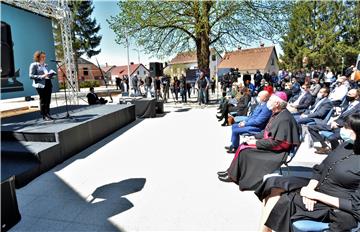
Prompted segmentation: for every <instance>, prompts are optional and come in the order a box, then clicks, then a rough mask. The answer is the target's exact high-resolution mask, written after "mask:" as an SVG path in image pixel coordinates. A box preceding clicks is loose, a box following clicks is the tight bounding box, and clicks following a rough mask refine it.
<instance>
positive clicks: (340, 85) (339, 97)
mask: <svg viewBox="0 0 360 232" xmlns="http://www.w3.org/2000/svg"><path fill="white" fill-rule="evenodd" d="M346 79H347V78H346V77H345V76H341V77H339V78H338V79H337V81H336V87H335V88H334V89H333V90H332V91H331V93H330V95H329V99H330V101H331V102H332V104H333V105H334V106H339V105H340V104H341V102H342V101H343V99H344V97H345V96H346V94H347V92H348V90H349V87H348V86H347V85H346V84H345V81H346Z"/></svg>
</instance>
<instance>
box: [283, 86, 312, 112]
mask: <svg viewBox="0 0 360 232" xmlns="http://www.w3.org/2000/svg"><path fill="white" fill-rule="evenodd" d="M301 89H302V90H301V91H302V92H301V94H300V96H299V98H298V99H296V101H294V102H293V103H290V104H289V105H288V108H287V109H288V110H289V111H290V112H291V113H303V112H305V110H306V109H307V108H309V106H310V105H311V103H312V100H313V98H312V96H311V94H310V85H309V84H303V85H302V86H301Z"/></svg>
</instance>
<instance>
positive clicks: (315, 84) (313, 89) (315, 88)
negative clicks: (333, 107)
mask: <svg viewBox="0 0 360 232" xmlns="http://www.w3.org/2000/svg"><path fill="white" fill-rule="evenodd" d="M320 89H321V85H320V83H319V78H317V77H314V78H313V79H312V80H311V86H310V91H309V92H310V94H311V96H313V97H314V98H316V96H317V94H318V93H319V91H320Z"/></svg>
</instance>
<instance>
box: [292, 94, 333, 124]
mask: <svg viewBox="0 0 360 232" xmlns="http://www.w3.org/2000/svg"><path fill="white" fill-rule="evenodd" d="M329 93H330V90H329V89H328V88H321V89H320V91H319V93H318V94H317V98H316V101H315V104H314V105H313V106H311V107H310V109H308V110H306V111H305V112H304V113H303V114H301V115H296V116H295V120H296V121H297V122H298V124H307V123H309V122H315V123H321V122H322V121H323V120H324V119H325V118H326V116H327V115H328V113H329V111H330V110H331V109H332V107H333V105H332V103H331V101H330V100H329V99H328V96H329ZM325 123H326V122H325Z"/></svg>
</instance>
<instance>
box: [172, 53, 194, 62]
mask: <svg viewBox="0 0 360 232" xmlns="http://www.w3.org/2000/svg"><path fill="white" fill-rule="evenodd" d="M184 63H197V58H196V52H181V53H178V54H177V55H176V56H175V57H174V58H173V59H172V60H171V61H170V64H184Z"/></svg>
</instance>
